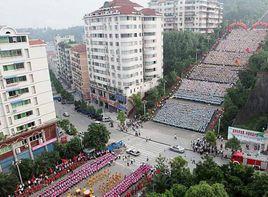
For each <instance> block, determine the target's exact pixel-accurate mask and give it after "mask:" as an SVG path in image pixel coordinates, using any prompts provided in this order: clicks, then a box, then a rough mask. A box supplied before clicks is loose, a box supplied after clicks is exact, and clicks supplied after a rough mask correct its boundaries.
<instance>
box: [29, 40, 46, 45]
mask: <svg viewBox="0 0 268 197" xmlns="http://www.w3.org/2000/svg"><path fill="white" fill-rule="evenodd" d="M29 44H30V45H42V44H46V43H45V41H44V40H41V39H35V40H29Z"/></svg>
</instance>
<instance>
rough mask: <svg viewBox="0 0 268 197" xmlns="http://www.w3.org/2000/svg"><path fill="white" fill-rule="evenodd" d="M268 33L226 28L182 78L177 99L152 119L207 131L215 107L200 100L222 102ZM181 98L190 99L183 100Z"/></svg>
mask: <svg viewBox="0 0 268 197" xmlns="http://www.w3.org/2000/svg"><path fill="white" fill-rule="evenodd" d="M266 35H267V31H266V30H259V29H258V30H244V29H243V30H240V29H233V30H232V31H231V32H226V33H225V34H224V36H223V37H222V39H218V40H217V42H216V43H215V45H213V47H212V48H211V51H210V52H209V53H208V54H206V55H204V57H203V58H202V60H201V62H200V63H199V65H195V66H194V67H193V68H192V69H191V70H190V71H189V73H188V74H187V75H186V79H183V80H182V83H181V86H180V87H179V89H178V91H176V92H175V94H174V96H173V98H176V99H178V101H175V100H172V99H170V100H168V101H166V104H165V105H164V106H163V107H162V109H160V110H159V112H158V113H157V115H156V116H155V118H154V119H153V120H154V121H156V122H160V123H163V124H168V125H171V126H175V127H180V128H185V129H190V130H194V131H199V132H205V130H206V128H207V126H208V125H209V122H210V121H211V120H213V117H214V116H213V115H214V112H215V110H214V109H213V108H211V107H209V106H205V105H201V104H198V103H197V102H203V103H207V104H212V105H221V104H222V102H223V100H224V96H225V94H226V92H227V89H229V88H231V87H232V86H233V85H235V84H236V82H237V81H238V79H239V77H238V73H239V71H240V70H243V69H245V66H246V64H247V63H248V60H249V58H250V56H251V55H252V54H253V52H255V51H256V50H257V49H258V47H259V46H260V43H261V42H262V41H263V40H264V39H265V36H266ZM181 99H183V100H187V101H189V102H188V103H185V102H182V101H180V100H181ZM204 106H205V107H204ZM215 121H216V120H215Z"/></svg>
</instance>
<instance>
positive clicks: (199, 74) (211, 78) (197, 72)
mask: <svg viewBox="0 0 268 197" xmlns="http://www.w3.org/2000/svg"><path fill="white" fill-rule="evenodd" d="M239 70H240V69H239V67H232V66H217V65H209V64H199V65H197V66H195V67H194V68H193V70H192V71H191V73H190V74H189V77H188V79H192V80H199V81H208V82H217V83H227V84H235V83H236V82H237V81H238V72H239Z"/></svg>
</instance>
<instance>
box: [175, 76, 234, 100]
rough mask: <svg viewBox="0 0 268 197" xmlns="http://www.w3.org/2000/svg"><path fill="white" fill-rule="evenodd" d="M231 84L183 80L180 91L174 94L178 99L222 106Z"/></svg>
mask: <svg viewBox="0 0 268 197" xmlns="http://www.w3.org/2000/svg"><path fill="white" fill-rule="evenodd" d="M231 87H232V85H230V84H222V83H215V82H207V81H198V80H189V79H183V80H182V83H181V86H180V88H179V90H178V91H177V92H176V93H175V94H174V97H175V98H177V99H185V100H191V101H197V102H204V103H209V104H214V105H220V104H221V103H222V102H223V97H224V95H225V93H226V91H227V89H229V88H231Z"/></svg>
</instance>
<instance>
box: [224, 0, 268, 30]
mask: <svg viewBox="0 0 268 197" xmlns="http://www.w3.org/2000/svg"><path fill="white" fill-rule="evenodd" d="M221 1H222V2H223V3H224V20H225V21H229V22H233V21H240V20H242V21H243V22H245V23H247V24H249V25H250V24H253V23H255V22H256V21H258V20H259V19H260V17H262V16H263V14H264V13H265V12H266V11H267V10H268V0H221Z"/></svg>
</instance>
